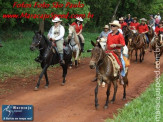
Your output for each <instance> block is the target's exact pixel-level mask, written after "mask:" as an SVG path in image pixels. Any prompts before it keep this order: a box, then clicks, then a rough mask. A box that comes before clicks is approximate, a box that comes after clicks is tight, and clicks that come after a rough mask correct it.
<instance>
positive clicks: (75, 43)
mask: <svg viewBox="0 0 163 122" xmlns="http://www.w3.org/2000/svg"><path fill="white" fill-rule="evenodd" d="M68 30H69V34H68V40H70V41H69V46H70V47H71V49H72V52H73V58H74V59H75V67H77V66H78V64H79V63H80V56H81V44H80V39H79V38H80V37H79V36H77V34H76V31H75V28H74V26H71V25H69V29H68ZM71 66H72V64H71ZM71 66H70V68H72V67H71Z"/></svg>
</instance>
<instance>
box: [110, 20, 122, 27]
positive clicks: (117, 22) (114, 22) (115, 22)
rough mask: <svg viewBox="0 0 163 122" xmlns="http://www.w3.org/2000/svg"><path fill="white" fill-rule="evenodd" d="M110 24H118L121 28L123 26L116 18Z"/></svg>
mask: <svg viewBox="0 0 163 122" xmlns="http://www.w3.org/2000/svg"><path fill="white" fill-rule="evenodd" d="M109 24H110V25H115V26H118V27H119V28H120V27H121V25H120V24H119V21H118V20H114V21H113V22H112V23H109Z"/></svg>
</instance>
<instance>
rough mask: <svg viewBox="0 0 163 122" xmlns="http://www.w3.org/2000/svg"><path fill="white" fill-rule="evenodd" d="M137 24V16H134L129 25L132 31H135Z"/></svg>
mask: <svg viewBox="0 0 163 122" xmlns="http://www.w3.org/2000/svg"><path fill="white" fill-rule="evenodd" d="M138 26H139V23H138V22H137V17H134V18H133V22H131V24H130V26H129V29H130V30H132V31H133V32H134V33H136V32H137V29H138Z"/></svg>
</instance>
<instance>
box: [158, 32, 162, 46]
mask: <svg viewBox="0 0 163 122" xmlns="http://www.w3.org/2000/svg"><path fill="white" fill-rule="evenodd" d="M158 36H159V41H160V44H161V45H162V44H163V32H159V35H158Z"/></svg>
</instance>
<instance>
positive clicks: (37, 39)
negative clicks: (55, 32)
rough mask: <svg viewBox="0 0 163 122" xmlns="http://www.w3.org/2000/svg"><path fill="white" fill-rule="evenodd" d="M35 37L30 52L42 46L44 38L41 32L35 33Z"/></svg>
mask: <svg viewBox="0 0 163 122" xmlns="http://www.w3.org/2000/svg"><path fill="white" fill-rule="evenodd" d="M34 33H35V35H34V36H33V41H32V44H31V46H30V50H31V51H34V50H35V49H36V48H38V47H39V45H40V44H41V40H42V38H43V36H42V34H41V32H40V31H39V32H34Z"/></svg>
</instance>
